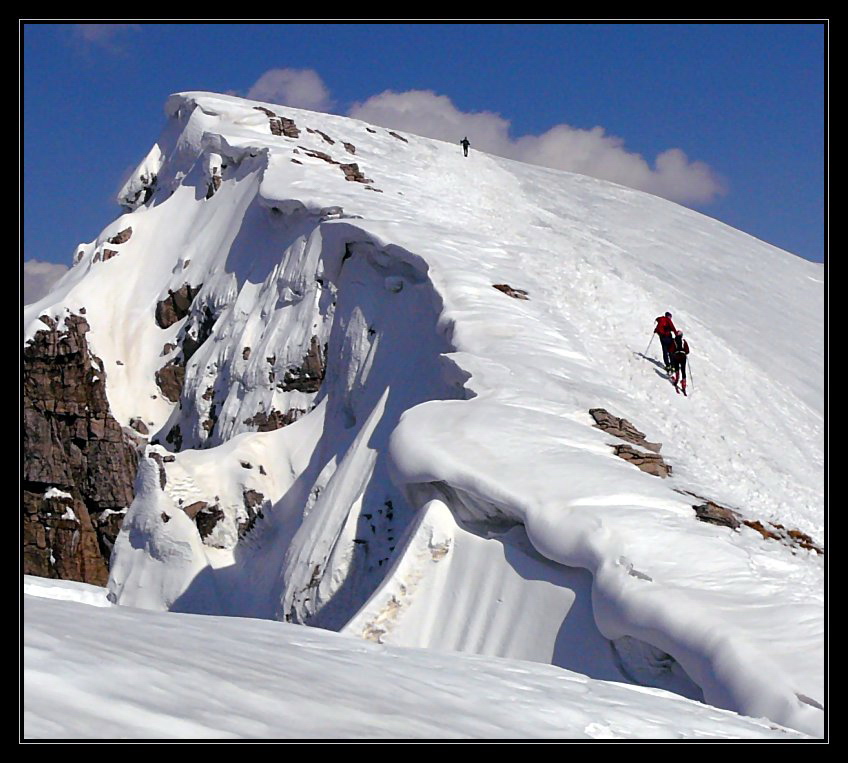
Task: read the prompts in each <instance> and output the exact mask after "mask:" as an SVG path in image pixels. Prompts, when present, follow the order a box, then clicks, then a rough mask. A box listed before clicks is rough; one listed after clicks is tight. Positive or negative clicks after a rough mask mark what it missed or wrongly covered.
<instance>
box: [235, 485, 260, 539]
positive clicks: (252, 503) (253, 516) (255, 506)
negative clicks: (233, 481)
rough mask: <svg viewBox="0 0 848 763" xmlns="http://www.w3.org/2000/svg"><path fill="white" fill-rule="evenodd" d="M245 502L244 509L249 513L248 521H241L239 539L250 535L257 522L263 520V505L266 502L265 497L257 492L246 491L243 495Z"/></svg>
mask: <svg viewBox="0 0 848 763" xmlns="http://www.w3.org/2000/svg"><path fill="white" fill-rule="evenodd" d="M242 498H243V501H244V509H245V511H246V512H247V519H246V520H241V521H239V526H238V534H239V538H241V537H243V536H244V535H245V534H246V533H249V532H250V531H251V530H252V529H253V526H254V525H255V524H256V521H257V520H259V519H262V517H263V516H264V515H263V513H262V504H263V503H264V502H265V496H264V495H262V493H260V492H258V491H257V490H245V491H244V492H243V493H242Z"/></svg>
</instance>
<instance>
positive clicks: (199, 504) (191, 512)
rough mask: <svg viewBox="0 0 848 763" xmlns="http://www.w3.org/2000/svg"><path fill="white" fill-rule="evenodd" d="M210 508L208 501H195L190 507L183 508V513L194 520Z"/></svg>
mask: <svg viewBox="0 0 848 763" xmlns="http://www.w3.org/2000/svg"><path fill="white" fill-rule="evenodd" d="M208 506H209V504H208V503H206V501H195V502H194V503H190V504H189V505H188V506H183V511H184V512H185V513H186V514H187V515H188V518H189V519H194V518H195V517H196V516H197V515H198V513H200V512H201V511H203V509H205V508H207V507H208Z"/></svg>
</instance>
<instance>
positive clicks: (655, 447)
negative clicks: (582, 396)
mask: <svg viewBox="0 0 848 763" xmlns="http://www.w3.org/2000/svg"><path fill="white" fill-rule="evenodd" d="M589 415H591V416H592V418H593V419H594V420H595V426H596V427H597V428H598V429H602V430H603V431H604V432H607V433H608V434H611V435H614V436H615V437H620V438H621V439H622V440H626V441H627V442H631V443H633V444H634V445H639V446H641V447H643V448H647V449H648V450H651V451H653V452H654V453H659V452H660V449H661V448H662V443H658V442H648V441H647V440H646V439H645V433H644V432H640V431H639V430H638V429H636V427H635V426H633V424H631V423H630V422H629V421H628V420H627V419H620V418H618V417H616V416H613V415H612V414H611V413H610V412H609V411H607V410H606V409H604V408H590V409H589Z"/></svg>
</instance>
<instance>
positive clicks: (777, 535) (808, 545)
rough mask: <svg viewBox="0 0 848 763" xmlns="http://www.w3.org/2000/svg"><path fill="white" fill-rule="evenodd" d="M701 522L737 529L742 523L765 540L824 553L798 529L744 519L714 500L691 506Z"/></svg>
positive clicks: (741, 515) (738, 512)
mask: <svg viewBox="0 0 848 763" xmlns="http://www.w3.org/2000/svg"><path fill="white" fill-rule="evenodd" d="M692 508H693V509H694V510H695V515H696V516H697V518H698V519H699V520H701V522H707V523H709V524H712V525H719V526H720V527H729V528H730V529H732V530H738V529H739V528H740V527H742V526H743V525H744V526H745V527H750V528H751V529H752V530H755V531H756V532H758V533H759V534H760V535H762V536H763V538H765V539H766V540H776V541H779V542H780V543H783V544H784V545H786V546H789V547H790V548H802V549H805V550H807V551H815V552H816V553H817V554H824V549H822V548H821V547H820V546H818V545H816V543H815V542H814V541H813V539H812V538H811V537H810V536H809V535H807V534H806V533H803V532H801V531H800V530H787V529H786V527H785V526H784V525H781V524H778V523H775V522H761V521H760V520H758V519H746V518H745V516H744V515H743V514H742V512H740V511H736V510H735V509H728V508H727V507H726V506H720V505H719V504H717V503H715V502H714V501H709V500H708V501H706V503H702V504H698V505H696V506H693V507H692Z"/></svg>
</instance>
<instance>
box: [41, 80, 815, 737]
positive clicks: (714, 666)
mask: <svg viewBox="0 0 848 763" xmlns="http://www.w3.org/2000/svg"><path fill="white" fill-rule="evenodd" d="M266 110H267V111H271V112H273V113H274V114H275V115H277V116H283V117H286V118H290V119H293V120H294V123H295V124H296V125H297V126H298V128H299V129H300V131H301V132H300V135H299V136H298V137H286V136H285V135H274V134H272V130H271V129H270V128H269V124H270V122H271V121H272V120H273V119H275V118H277V117H271V116H270V115H269V114H268V113H266ZM166 112H167V114H168V117H169V120H168V123H167V125H166V128H165V130H164V131H163V134H162V136H161V137H160V139H159V141H158V142H157V144H156V146H155V147H154V149H153V150H152V151H151V153H150V154H149V155H148V157H147V158H146V159H145V160H144V162H142V164H141V165H140V167H139V169H138V170H137V172H136V173H135V175H134V176H133V177H132V178H131V179H130V180H129V181H128V183H127V186H126V188H125V189H124V191H123V192H122V199H123V203H124V204H125V205H126V208H127V211H126V214H124V215H122V216H121V217H120V218H119V219H118V220H116V221H115V222H114V223H112V224H111V225H109V226H108V227H107V228H106V229H105V230H104V231H103V233H101V235H100V236H99V237H98V238H97V239H96V240H95V241H93V242H91V243H89V244H84V245H82V246H81V247H80V248H79V251H80V253H81V254H80V257H79V260H78V262H77V263H76V264H75V266H74V267H73V268H72V269H71V270H70V271H69V273H68V274H67V275H66V276H65V277H64V278H63V279H62V280H61V281H60V282H59V283H58V284H57V286H56V287H55V289H54V291H53V293H52V294H51V295H49V296H48V297H46V298H44V299H43V300H41V301H40V302H38V303H36V304H34V305H31V306H29V307H28V308H27V310H26V311H25V332H26V336H27V337H29V336H32V334H33V333H34V332H35V331H36V330H37V329H38V328H39V327H40V326H41V325H42V324H40V323H39V322H38V320H37V319H38V316H39V315H42V314H45V313H46V314H50V315H54V316H57V317H61V315H62V314H63V312H64V311H66V310H69V311H73V312H76V311H78V310H79V308H80V307H86V311H87V313H86V314H87V318H88V320H89V322H90V324H91V327H92V330H91V332H90V334H89V338H90V341H91V344H92V349H93V351H94V352H95V354H97V355H98V356H99V357H100V358H101V359H103V361H104V365H105V367H106V369H107V391H108V396H109V401H110V404H111V406H112V409H113V413H114V414H115V416H116V418H117V419H118V420H119V421H120V422H121V423H122V424H128V423H129V421H130V420H131V419H132V418H134V417H137V418H140V419H142V420H144V421H146V422H147V423H148V424H149V425H150V428H151V431H152V432H153V433H154V435H153V436H152V438H155V439H157V440H158V441H159V442H160V445H159V446H157V448H158V449H159V451H160V452H161V453H165V452H166V451H165V448H169V449H170V448H172V447H173V443H174V440H173V433H174V427H175V426H178V427H179V432H180V437H181V440H182V448H183V450H182V452H179V453H177V454H176V456H175V461H174V462H173V463H169V464H167V465H166V467H167V468H166V472H167V475H168V480H167V484H166V486H165V488H164V489H162V488H160V483H159V480H158V474H157V472H156V467H155V466H154V465H153V463H152V462H150V461H149V460H148V459H145V460H143V466H142V468H141V469H140V474H139V480H138V484H137V496H136V500H135V502H134V503H133V506H132V507H131V508H130V511H129V513H128V516H127V520H126V523H125V527H124V531H123V532H122V534H121V536H120V538H119V540H118V543H117V544H116V547H115V551H114V554H113V559H112V574H111V579H110V595H111V597H112V599H113V600H114V601H117V602H118V603H120V604H123V605H129V606H143V607H147V608H151V609H172V610H180V611H185V612H198V613H207V614H231V615H240V616H245V617H259V618H276V619H281V620H288V621H291V622H297V623H306V624H310V625H318V626H322V627H325V628H330V629H333V630H343V631H345V632H346V633H349V634H353V635H356V636H361V637H364V638H366V639H371V640H376V641H379V642H382V643H384V644H393V645H398V646H415V647H424V648H437V649H449V650H459V651H469V652H474V653H477V654H483V655H493V656H499V657H514V658H519V659H528V660H534V661H537V662H549V663H552V664H554V665H557V666H560V667H564V668H572V669H575V670H579V671H581V672H584V673H585V675H587V676H589V677H591V678H593V679H599V680H614V681H627V682H632V683H641V684H645V685H650V686H659V687H663V688H668V689H670V690H672V691H675V692H678V693H679V694H682V695H683V696H686V697H691V698H698V699H703V700H704V701H706V702H707V703H709V704H712V705H715V706H717V707H721V708H726V709H729V710H732V711H735V712H739V713H742V714H746V715H751V716H754V717H768V718H770V719H772V720H773V721H775V722H776V723H779V724H782V725H786V726H789V727H792V728H795V729H799V730H801V731H803V732H805V733H809V734H813V735H822V734H823V732H824V717H823V716H824V713H823V712H822V706H823V705H824V702H825V692H824V645H823V643H824V617H823V612H824V591H823V580H824V561H823V559H822V558H821V557H818V556H816V554H815V553H813V552H806V551H800V550H798V549H790V548H788V547H786V546H784V545H781V544H780V543H776V542H773V541H767V540H765V539H763V538H762V537H761V536H760V535H759V534H758V533H756V532H755V531H754V530H752V529H749V528H747V527H743V528H742V529H741V530H736V531H733V530H730V529H728V528H720V527H715V526H712V525H708V524H703V523H699V522H697V521H696V520H695V516H694V511H693V509H692V506H693V505H694V504H695V503H702V502H703V501H702V500H701V499H699V498H696V497H694V496H704V497H706V498H709V499H712V500H715V501H717V502H719V503H722V504H723V505H727V506H731V507H734V508H737V509H739V510H741V511H742V512H743V513H744V514H745V515H746V517H749V518H751V519H758V520H761V521H763V522H765V521H773V522H779V523H781V524H783V525H785V526H787V527H797V528H799V529H801V530H803V531H805V532H807V533H809V534H811V535H812V536H813V537H814V538H815V539H816V540H817V541H818V542H819V543H821V542H822V541H823V533H824V498H823V480H822V475H823V468H824V447H823V432H824V399H823V366H822V356H823V353H822V349H823V339H822V330H821V323H822V318H823V271H822V267H821V266H819V265H815V264H812V263H808V262H805V261H803V260H801V259H799V258H797V257H794V256H793V255H791V254H788V253H786V252H782V251H780V250H778V249H775V248H774V247H771V246H769V245H767V244H765V243H763V242H760V241H757V240H756V239H753V238H751V237H750V236H747V235H745V234H743V233H740V232H739V231H735V230H733V229H731V228H729V227H727V226H725V225H723V224H721V223H718V222H716V221H714V220H711V219H709V218H707V217H704V216H702V215H699V214H697V213H695V212H693V211H691V210H688V209H685V208H682V207H680V206H677V205H675V204H672V203H670V202H667V201H665V200H662V199H659V198H657V197H653V196H649V195H647V194H644V193H640V192H637V191H633V190H630V189H627V188H623V187H621V186H616V185H613V184H609V183H606V182H602V181H598V180H594V179H591V178H586V177H582V176H579V175H574V174H570V173H562V172H556V171H553V170H546V169H543V168H539V167H531V166H527V165H522V164H519V163H516V162H511V161H509V160H505V159H501V158H498V157H493V156H488V155H485V154H480V153H477V152H473V151H472V152H471V155H470V156H469V157H468V159H464V158H463V157H462V156H461V155H460V153H459V150H458V147H457V146H450V145H448V144H444V143H441V142H438V141H433V140H429V139H425V138H420V137H416V136H414V135H403V136H398V135H395V134H391V133H389V132H388V131H386V130H384V129H382V128H375V127H371V126H368V125H366V124H364V123H362V122H358V121H355V120H350V119H346V118H342V117H336V116H332V115H326V114H315V113H310V112H304V111H298V110H295V109H288V108H284V107H280V106H274V105H272V104H257V103H253V102H249V101H244V100H241V99H237V98H233V97H228V96H219V95H213V94H207V93H184V94H180V95H176V96H172V98H171V99H170V100H169V102H168V104H167V107H166ZM307 128H308V129H309V130H310V131H307ZM330 141H333V142H330ZM344 143H348V144H349V146H350V147H345V146H344ZM351 148H352V149H353V150H354V151H355V154H352V153H351ZM322 155H323V156H322ZM328 157H329V159H331V160H332V162H335V164H334V163H332V162H330V161H327V158H328ZM350 162H356V163H357V165H358V168H359V170H360V171H361V172H362V173H363V174H364V176H365V179H367V181H368V182H356V181H354V182H350V181H349V180H347V179H346V177H345V173H344V172H343V171H342V170H341V166H340V165H343V164H348V163H350ZM154 174H155V175H156V181H155V184H153V183H152V180H151V178H152V176H153V175H154ZM216 176H217V177H220V178H221V181H220V182H217V181H215V180H213V178H215V177H216ZM216 184H217V190H214V193H213V194H211V195H210V189H212V187H213V186H215V185H216ZM146 188H149V189H150V192H149V194H148V193H147V192H145V190H144V189H146ZM145 196H148V198H147V199H146V200H145V199H144V197H145ZM127 227H131V228H132V235H131V237H130V238H129V240H127V241H126V242H125V243H122V244H120V245H119V247H118V248H119V253H118V255H117V256H112V257H111V258H110V259H108V260H106V261H104V260H103V259H102V253H103V251H104V249H106V248H107V247H108V243H107V240H108V239H109V238H110V237H113V236H114V235H115V234H116V233H118V232H119V231H122V230H124V229H126V228H127ZM98 253H100V255H101V256H100V257H98ZM504 283H506V284H509V285H510V286H512V287H515V288H520V289H523V290H525V291H526V292H527V293H528V296H529V299H527V300H518V299H510V298H509V297H508V296H506V295H505V294H503V293H502V292H500V291H498V290H496V289H493V288H492V286H493V284H504ZM185 284H190V285H191V286H192V287H194V288H199V292H198V294H197V296H196V297H195V298H194V302H193V303H192V306H191V312H190V314H189V315H188V316H187V317H185V318H183V319H181V320H180V321H178V322H176V323H174V324H173V325H172V326H169V327H168V328H165V329H163V328H160V326H159V325H157V323H156V321H155V320H154V311H155V308H156V305H157V303H158V302H159V301H160V300H163V299H165V298H166V297H167V296H168V292H169V290H172V291H177V290H179V289H180V288H181V287H183V286H184V285H185ZM667 309H668V310H672V311H673V313H674V320H675V323H676V324H677V326H678V327H680V328H682V329H683V330H684V331H685V332H686V335H687V338H688V341H689V344H690V346H691V348H692V355H691V366H690V373H691V385H692V394H691V395H690V396H689V397H688V398H684V397H683V396H679V395H677V394H675V392H674V389H673V388H672V387H671V386H670V385H669V384H668V383H667V381H665V378H664V374H663V373H661V371H659V370H658V368H657V363H656V362H655V360H654V358H656V357H657V356H658V347H657V346H656V342H654V343H653V346H652V347H651V350H650V352H648V353H646V349H645V348H646V345H648V340H649V339H650V338H651V331H652V328H653V321H654V318H655V316H657V315H659V314H661V313H663V312H664V311H665V310H667ZM187 335H190V336H191V337H192V338H193V339H195V340H198V341H200V345H199V347H198V348H197V349H196V351H194V353H193V354H192V355H191V357H190V358H189V359H188V361H187V363H186V379H185V385H184V387H183V390H182V393H181V396H180V401H179V404H178V405H177V404H175V403H172V402H170V401H168V400H167V399H165V398H164V397H163V396H162V394H161V391H160V390H159V388H158V387H157V384H156V371H157V370H158V369H159V368H161V366H162V365H163V364H164V363H165V362H167V361H168V360H169V358H173V357H176V356H177V355H178V354H179V350H178V349H171V350H170V351H167V352H165V351H164V350H163V348H164V346H165V344H166V343H171V344H173V345H177V346H179V345H180V344H182V345H183V346H185V345H184V342H185V338H186V336H187ZM207 337H208V338H207ZM325 344H326V347H327V350H326V374H325V376H324V379H323V384H322V385H321V388H320V390H319V391H317V392H304V391H299V390H292V389H287V387H288V386H290V385H288V384H287V383H281V381H280V380H281V379H288V378H290V375H291V373H292V369H293V368H296V367H297V366H298V365H299V364H301V363H302V362H303V360H304V358H305V357H306V356H307V355H308V354H309V352H310V348H313V347H322V346H324V345H325ZM247 348H249V349H250V351H249V352H247V351H246V350H247ZM119 361H120V363H119ZM598 406H601V407H604V408H607V409H609V410H610V411H611V412H613V413H614V414H615V415H618V416H623V417H626V418H627V419H629V420H630V421H632V422H633V423H635V424H636V425H637V426H638V427H640V428H641V429H643V430H644V431H645V432H646V434H647V437H648V439H649V440H651V441H654V442H662V443H663V450H662V453H663V456H664V457H665V459H666V460H667V461H668V462H669V463H671V464H672V465H673V467H674V473H673V476H672V477H671V478H669V479H663V480H661V479H659V478H657V477H653V476H650V475H647V474H645V473H643V472H640V471H638V470H637V469H636V468H634V467H633V466H632V465H629V464H627V463H625V462H624V461H622V460H620V459H618V458H616V457H615V456H614V454H613V452H612V450H611V448H610V447H609V443H611V442H613V441H614V438H611V437H610V436H609V435H606V434H604V433H602V432H601V431H599V430H598V429H596V428H595V427H593V426H592V423H593V422H592V419H591V418H590V417H589V414H588V411H589V409H590V408H595V407H598ZM273 411H279V412H288V411H296V412H297V414H296V416H295V417H298V416H299V420H297V421H295V422H294V423H293V424H290V425H289V426H286V427H284V428H282V429H278V430H277V431H274V432H256V431H255V429H256V425H255V423H250V422H255V420H256V419H255V416H256V415H257V414H262V415H269V414H271V413H272V412H273ZM213 414H214V415H213ZM209 423H212V426H211V427H210V426H209ZM168 436H171V442H170V443H169V442H168V441H167V437H168ZM246 453H250V454H252V455H251V456H250V457H245V455H244V454H246ZM243 461H247V462H250V464H251V467H254V466H256V467H257V468H250V469H247V468H245V467H243V465H242V462H243ZM258 465H261V466H262V467H263V468H262V470H261V471H260V470H259V469H258ZM248 489H250V490H256V491H258V492H261V494H262V496H263V500H264V503H263V504H262V512H263V516H262V517H261V518H260V519H259V520H258V521H256V522H255V524H254V525H252V526H251V529H250V530H249V531H248V532H242V530H241V529H240V528H242V529H243V527H244V522H245V521H246V518H245V516H244V508H243V503H242V497H243V495H244V493H245V491H246V490H248ZM197 500H204V501H207V502H210V503H211V502H215V503H216V505H218V506H220V508H221V510H222V511H223V514H224V518H223V519H222V520H221V522H219V524H218V525H217V526H216V528H215V531H214V533H213V534H212V535H211V536H210V537H208V538H206V541H205V542H203V541H202V540H201V538H200V536H199V535H198V532H197V528H196V527H195V524H194V523H193V522H192V521H191V520H189V519H188V518H187V517H186V516H185V515H182V513H181V512H180V510H179V509H180V506H184V505H187V504H188V503H189V502H191V501H197ZM163 514H165V515H167V516H168V517H169V518H172V517H177V521H173V522H172V521H168V522H163V521H162V520H161V519H160V518H161V517H162V515H163ZM240 533H241V535H240ZM249 640H250V637H249V635H248V634H245V635H244V639H243V649H245V650H249V649H250V648H251V647H250V643H249Z"/></svg>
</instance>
